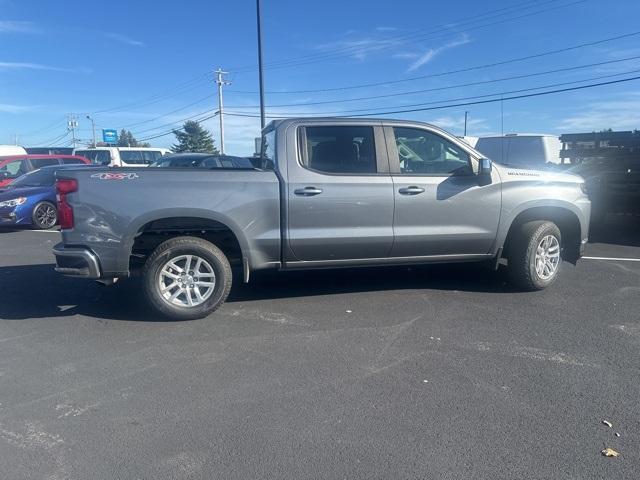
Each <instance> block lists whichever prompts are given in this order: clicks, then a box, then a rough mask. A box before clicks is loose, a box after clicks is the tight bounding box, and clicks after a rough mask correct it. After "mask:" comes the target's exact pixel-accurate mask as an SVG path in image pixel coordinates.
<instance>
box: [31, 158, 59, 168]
mask: <svg viewBox="0 0 640 480" xmlns="http://www.w3.org/2000/svg"><path fill="white" fill-rule="evenodd" d="M29 161H30V162H31V165H32V166H33V168H34V170H35V169H36V168H42V167H49V166H51V165H60V159H59V158H32V159H30V160H29Z"/></svg>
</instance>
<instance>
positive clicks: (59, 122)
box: [22, 117, 66, 137]
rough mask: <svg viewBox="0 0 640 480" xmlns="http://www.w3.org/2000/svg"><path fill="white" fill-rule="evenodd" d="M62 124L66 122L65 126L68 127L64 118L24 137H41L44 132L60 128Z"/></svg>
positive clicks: (24, 134)
mask: <svg viewBox="0 0 640 480" xmlns="http://www.w3.org/2000/svg"><path fill="white" fill-rule="evenodd" d="M62 122H65V123H64V124H65V125H66V120H65V119H64V117H62V118H58V120H56V121H55V122H53V123H52V124H50V125H47V126H46V127H42V128H40V129H38V130H33V131H32V132H29V133H23V134H22V136H23V137H35V136H36V135H40V134H42V133H44V132H48V131H49V130H53V129H54V128H56V127H60V126H62V125H63V123H62Z"/></svg>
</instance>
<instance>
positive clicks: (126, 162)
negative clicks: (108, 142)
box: [74, 147, 170, 167]
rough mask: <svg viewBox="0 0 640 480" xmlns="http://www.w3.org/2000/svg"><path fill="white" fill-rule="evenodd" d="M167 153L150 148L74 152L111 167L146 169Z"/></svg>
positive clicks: (164, 149) (119, 148)
mask: <svg viewBox="0 0 640 480" xmlns="http://www.w3.org/2000/svg"><path fill="white" fill-rule="evenodd" d="M167 153H170V151H169V150H168V149H166V148H150V147H89V148H77V149H75V150H74V155H80V156H82V157H85V158H88V159H89V160H91V163H94V164H97V165H109V166H110V167H146V166H147V165H151V164H152V163H153V162H155V161H156V160H158V159H159V158H160V157H162V156H163V155H165V154H167Z"/></svg>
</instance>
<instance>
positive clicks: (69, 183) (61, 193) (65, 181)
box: [56, 178, 78, 230]
mask: <svg viewBox="0 0 640 480" xmlns="http://www.w3.org/2000/svg"><path fill="white" fill-rule="evenodd" d="M77 191H78V181H77V180H73V179H69V178H60V179H58V180H56V192H57V195H56V198H57V200H58V222H59V223H60V228H61V229H62V230H69V229H71V228H73V208H72V207H71V205H69V204H68V203H67V194H69V193H73V192H77Z"/></svg>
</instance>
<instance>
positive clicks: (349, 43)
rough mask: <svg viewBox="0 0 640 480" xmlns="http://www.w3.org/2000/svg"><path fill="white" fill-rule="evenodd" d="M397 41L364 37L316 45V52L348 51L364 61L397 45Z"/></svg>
mask: <svg viewBox="0 0 640 480" xmlns="http://www.w3.org/2000/svg"><path fill="white" fill-rule="evenodd" d="M398 44H399V42H398V40H394V39H386V38H374V37H365V38H359V39H350V40H340V41H337V42H329V43H325V44H322V45H318V47H317V48H318V50H323V51H331V50H338V51H340V52H343V51H348V52H344V53H349V54H350V55H351V56H352V57H354V58H357V59H358V60H364V59H365V58H367V56H368V55H370V54H372V53H375V52H379V51H381V50H385V49H387V48H389V47H393V46H395V45H398Z"/></svg>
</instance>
